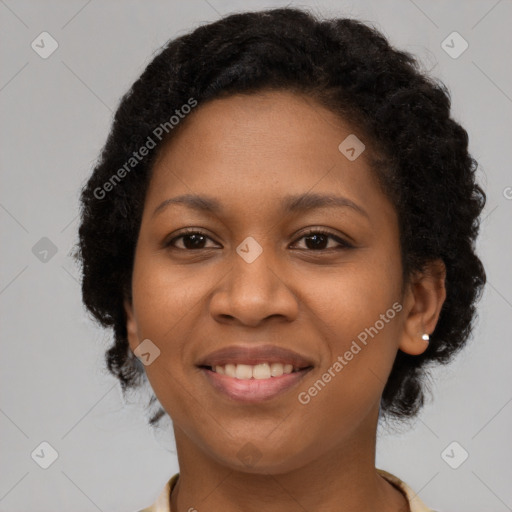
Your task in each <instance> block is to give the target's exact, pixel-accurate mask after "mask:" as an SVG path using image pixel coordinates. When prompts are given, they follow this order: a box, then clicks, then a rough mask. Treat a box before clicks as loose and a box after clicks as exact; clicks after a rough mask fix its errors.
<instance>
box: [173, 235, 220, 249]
mask: <svg viewBox="0 0 512 512" xmlns="http://www.w3.org/2000/svg"><path fill="white" fill-rule="evenodd" d="M178 240H182V247H179V246H176V241H178ZM207 240H211V239H210V237H208V236H207V235H206V234H204V233H201V232H200V231H187V232H185V233H182V234H181V235H179V236H176V237H174V238H172V239H171V240H169V242H167V243H165V247H171V248H173V249H179V250H198V249H209V248H210V247H205V243H206V241H207Z"/></svg>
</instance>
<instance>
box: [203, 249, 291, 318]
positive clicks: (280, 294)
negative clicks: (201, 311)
mask: <svg viewBox="0 0 512 512" xmlns="http://www.w3.org/2000/svg"><path fill="white" fill-rule="evenodd" d="M270 252H271V250H270V249H264V250H263V252H262V253H261V254H260V255H259V256H258V257H257V258H256V259H255V260H254V261H252V262H250V263H249V262H248V261H246V260H245V259H244V258H242V257H241V256H239V254H238V253H236V252H234V253H233V264H232V267H231V270H230V272H228V274H227V275H226V277H225V278H224V279H223V280H222V281H221V282H220V283H219V284H218V287H217V289H216V290H215V292H214V293H213V296H212V298H211V301H210V313H211V315H212V316H213V317H214V318H215V320H216V321H218V322H221V323H231V324H235V323H237V324H239V325H244V326H250V327H256V326H258V325H260V324H261V323H262V322H264V321H265V320H266V319H269V318H271V317H279V318H281V319H282V320H283V321H288V322H291V321H293V320H294V319H295V318H296V317H297V313H298V309H299V308H298V301H297V297H296V296H295V294H294V293H293V292H292V290H291V288H290V286H291V284H292V283H290V282H288V280H287V277H288V279H290V278H291V275H288V276H286V275H283V269H282V265H279V264H278V263H277V261H276V258H273V257H270Z"/></svg>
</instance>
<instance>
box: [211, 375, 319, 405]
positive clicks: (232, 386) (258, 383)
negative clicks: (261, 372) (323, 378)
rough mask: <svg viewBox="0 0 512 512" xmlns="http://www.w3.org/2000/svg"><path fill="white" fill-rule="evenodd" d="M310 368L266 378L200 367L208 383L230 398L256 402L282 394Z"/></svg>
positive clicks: (296, 382)
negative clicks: (245, 377) (252, 377)
mask: <svg viewBox="0 0 512 512" xmlns="http://www.w3.org/2000/svg"><path fill="white" fill-rule="evenodd" d="M310 369H311V368H305V369H304V370H299V371H297V372H293V373H287V374H284V375H281V376H279V377H270V378H268V379H236V378H235V377H228V376H227V375H221V374H220V373H216V372H214V371H212V370H208V369H207V368H201V370H202V372H203V373H204V375H206V377H207V380H208V381H209V382H210V384H211V385H212V386H213V387H214V388H215V389H216V390H217V391H220V392H221V393H223V394H224V395H226V396H228V397H229V398H231V399H232V400H237V401H239V402H249V403H257V402H262V401H265V400H270V399H272V398H275V397H276V396H278V395H281V394H283V393H284V392H286V391H288V390H289V389H290V388H292V387H294V386H295V385H297V384H298V382H300V381H301V380H302V379H303V378H304V375H306V373H307V372H308V371H309V370H310Z"/></svg>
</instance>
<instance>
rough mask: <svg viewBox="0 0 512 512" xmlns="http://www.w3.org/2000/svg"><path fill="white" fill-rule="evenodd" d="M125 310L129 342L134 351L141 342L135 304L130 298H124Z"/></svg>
mask: <svg viewBox="0 0 512 512" xmlns="http://www.w3.org/2000/svg"><path fill="white" fill-rule="evenodd" d="M123 305H124V310H125V312H126V332H127V336H128V344H129V345H130V348H131V350H132V352H133V351H134V350H135V349H136V348H137V346H138V345H139V344H140V342H139V336H138V328H137V321H136V320H135V315H134V313H133V304H132V303H131V301H129V300H128V299H124V301H123Z"/></svg>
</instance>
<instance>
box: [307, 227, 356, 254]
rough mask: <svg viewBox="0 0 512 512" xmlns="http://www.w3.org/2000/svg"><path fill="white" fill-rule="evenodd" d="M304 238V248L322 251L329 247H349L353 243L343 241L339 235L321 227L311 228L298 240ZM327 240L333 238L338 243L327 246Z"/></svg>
mask: <svg viewBox="0 0 512 512" xmlns="http://www.w3.org/2000/svg"><path fill="white" fill-rule="evenodd" d="M302 239H305V240H306V242H305V245H306V249H309V250H311V251H322V250H330V249H350V248H352V247H353V245H351V244H349V243H348V242H345V240H342V239H341V238H340V237H338V236H336V235H334V234H333V233H330V232H329V231H325V230H323V229H318V228H316V229H311V230H309V231H308V232H307V233H304V234H303V235H302V236H301V237H300V238H299V239H298V240H302ZM329 240H333V241H334V242H336V243H337V244H338V245H337V246H336V245H335V246H331V247H329V246H328V245H329Z"/></svg>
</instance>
